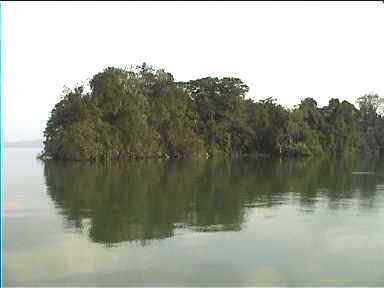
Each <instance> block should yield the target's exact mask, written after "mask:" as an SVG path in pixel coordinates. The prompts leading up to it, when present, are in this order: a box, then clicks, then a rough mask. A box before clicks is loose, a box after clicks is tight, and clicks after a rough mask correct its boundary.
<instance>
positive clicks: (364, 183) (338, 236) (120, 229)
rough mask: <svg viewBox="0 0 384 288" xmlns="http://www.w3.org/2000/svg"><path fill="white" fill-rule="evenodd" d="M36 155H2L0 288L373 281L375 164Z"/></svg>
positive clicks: (378, 207)
mask: <svg viewBox="0 0 384 288" xmlns="http://www.w3.org/2000/svg"><path fill="white" fill-rule="evenodd" d="M38 152H39V149H35V148H7V149H6V150H5V193H6V195H5V212H4V214H5V230H4V238H5V244H4V250H5V251H4V254H5V255H4V267H5V268H4V278H5V285H7V286H15V285H17V286H20V285H21V286H36V285H39V286H99V285H104V286H105V285H107V286H130V285H133V286H141V285H144V286H151V285H157V286H160V285H167V286H175V285H177V286H182V285H188V286H193V285H199V286H207V285H210V286H215V285H219V286H226V285H231V286H234V285H235V286H243V285H247V286H260V285H261V286H270V285H273V286H279V285H284V286H292V285H295V286H298V285H299V286H302V285H306V286H319V285H321V286H339V285H344V286H345V285H347V286H356V285H358V286H384V272H383V271H384V269H383V267H384V164H383V162H382V161H376V160H369V159H366V160H362V159H352V158H351V159H342V160H331V159H306V160H300V161H298V160H296V161H293V160H291V161H279V160H236V161H234V160H233V161H228V160H227V161H224V160H217V161H216V160H215V161H211V160H209V161H176V162H172V161H145V162H135V163H127V164H116V163H114V164H110V165H107V166H105V165H104V166H101V165H94V164H87V163H54V162H46V163H43V162H40V161H38V160H36V154H37V153H38ZM367 172H368V173H367Z"/></svg>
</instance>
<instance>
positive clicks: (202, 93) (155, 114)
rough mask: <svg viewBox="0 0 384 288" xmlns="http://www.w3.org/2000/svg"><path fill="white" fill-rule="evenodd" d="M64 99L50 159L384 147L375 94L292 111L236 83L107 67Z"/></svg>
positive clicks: (53, 126) (49, 142) (310, 102)
mask: <svg viewBox="0 0 384 288" xmlns="http://www.w3.org/2000/svg"><path fill="white" fill-rule="evenodd" d="M89 84H90V85H89V86H90V91H89V92H88V91H85V88H84V87H83V86H79V87H76V88H74V89H72V90H68V91H66V92H65V93H64V95H63V97H62V99H61V100H60V101H59V102H58V103H57V104H56V105H55V107H54V109H53V110H52V112H51V115H50V118H49V120H48V122H47V126H46V129H45V131H44V137H45V141H44V151H43V153H42V156H43V157H47V158H53V159H57V160H128V159H144V158H193V157H204V158H205V157H213V156H216V155H228V156H236V157H237V156H240V155H279V156H300V155H308V156H310V155H320V154H332V155H337V156H338V155H343V154H345V153H365V154H370V155H378V154H379V152H380V149H381V147H384V119H383V118H382V117H381V115H380V113H379V111H380V109H381V106H382V103H383V101H382V100H383V99H382V98H380V97H379V96H378V95H375V94H370V95H365V96H362V97H360V98H358V99H357V103H358V106H359V109H357V108H356V107H355V106H354V105H353V104H351V103H349V102H347V101H339V100H338V99H334V98H333V99H330V100H329V104H328V105H327V106H324V107H318V106H317V103H316V101H315V100H314V99H312V98H305V99H303V100H302V101H301V103H300V104H298V105H297V106H295V107H294V108H293V109H287V108H285V107H283V106H281V105H279V104H278V103H276V101H275V99H273V98H267V99H264V100H261V101H254V100H252V99H246V97H245V96H246V94H247V92H248V90H249V88H248V86H247V85H246V84H245V83H244V82H243V81H242V80H241V79H238V78H228V77H225V78H212V77H207V78H202V79H197V80H191V81H188V82H177V81H175V80H174V78H173V76H172V74H170V73H168V72H166V71H164V70H162V69H160V70H155V69H154V68H153V67H150V66H147V65H146V64H143V65H142V66H139V67H136V68H133V69H121V68H113V67H110V68H107V69H105V70H104V71H103V72H101V73H98V74H96V75H94V76H93V78H92V79H91V81H90V83H89Z"/></svg>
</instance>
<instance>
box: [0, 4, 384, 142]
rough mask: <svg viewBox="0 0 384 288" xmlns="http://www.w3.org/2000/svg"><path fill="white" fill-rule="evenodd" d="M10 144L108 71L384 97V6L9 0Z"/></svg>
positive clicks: (256, 89) (257, 91)
mask: <svg viewBox="0 0 384 288" xmlns="http://www.w3.org/2000/svg"><path fill="white" fill-rule="evenodd" d="M1 5H2V23H1V29H2V37H3V39H2V40H3V48H4V51H3V55H4V56H5V61H4V87H3V89H4V90H3V91H4V94H5V115H4V118H3V119H4V120H5V131H4V134H5V135H4V136H5V140H6V141H19V140H33V139H39V138H42V131H43V130H44V127H45V124H46V121H47V119H48V115H49V112H50V110H51V109H52V108H53V106H54V104H55V103H56V102H57V100H58V99H59V97H60V95H61V92H62V90H63V87H64V86H69V87H72V86H73V85H75V84H76V83H86V82H87V81H88V80H89V79H90V77H91V76H92V75H93V74H95V73H97V72H99V71H100V70H102V69H103V68H105V67H106V66H110V65H115V66H124V65H130V64H140V63H142V62H143V61H145V62H147V63H150V64H152V65H155V66H157V67H162V68H165V69H166V70H168V71H170V72H171V73H172V74H173V75H174V76H175V78H176V79H177V80H188V79H193V78H198V77H205V76H236V77H240V78H242V79H243V80H244V81H245V82H247V84H248V85H249V86H250V92H249V97H252V98H254V99H262V98H265V97H269V96H271V97H275V98H277V99H278V101H279V102H280V103H282V104H283V105H286V106H288V107H290V106H292V105H294V104H296V103H298V102H299V101H300V99H301V98H303V97H313V98H315V99H316V100H317V101H318V103H319V105H325V104H327V102H328V99H329V98H331V97H339V98H341V99H346V100H348V101H351V102H352V103H355V99H356V98H357V97H358V96H361V95H363V94H366V93H370V92H375V93H378V94H380V95H382V96H384V37H383V36H384V4H383V3H382V2H379V1H377V2H368V3H365V2H350V3H341V2H340V3H304V2H298V3H295V2H292V3H287V2H285V3H278V2H276V3H273V2H272V3H271V2H269V3H260V2H258V3H256V2H255V3H249V2H243V3H242V2H236V3H235V2H233V3H231V2H222V3H220V2H204V3H203V2H195V3H193V2H191V3H186V2H177V3H174V2H163V3H157V2H156V3H155V2H152V3H151V2H143V3H139V2H115V3H111V2H108V3H107V2H105V3H102V2H94V3H85V2H84V3H81V2H77V3H71V2H68V3H58V2H56V3H54V2H52V3H46V2H35V3H28V2H5V3H4V2H2V3H1Z"/></svg>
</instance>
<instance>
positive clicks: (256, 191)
mask: <svg viewBox="0 0 384 288" xmlns="http://www.w3.org/2000/svg"><path fill="white" fill-rule="evenodd" d="M378 165H379V164H378V162H376V161H360V160H356V159H342V160H338V161H336V160H331V159H318V160H314V159H306V160H286V161H280V160H276V161H272V160H255V161H244V160H243V161H240V160H239V161H226V160H222V161H213V160H212V161H179V162H135V163H128V164H113V165H109V166H102V165H97V164H90V163H54V162H46V163H45V169H44V171H45V178H46V184H47V188H48V189H47V190H48V193H49V195H50V196H51V198H52V199H53V200H54V202H55V204H56V206H57V207H58V208H60V211H61V213H62V214H63V215H64V216H65V218H66V220H67V222H68V224H69V225H73V226H75V227H77V228H82V225H83V223H84V220H88V221H89V222H90V223H89V230H88V233H89V236H90V238H91V239H92V240H93V241H95V242H102V243H106V244H112V243H117V242H122V241H141V242H142V243H143V244H145V243H146V241H148V240H151V239H162V238H166V237H171V236H172V235H173V234H174V231H175V228H180V227H182V228H188V229H192V230H196V231H223V230H240V229H241V227H242V224H243V222H244V221H245V214H246V211H247V208H248V207H253V206H264V207H272V206H274V205H279V204H284V203H285V202H286V201H287V199H288V198H292V196H294V199H298V201H299V203H300V204H301V205H302V206H305V207H310V208H311V209H316V203H317V201H318V200H319V199H323V200H324V199H326V200H327V201H328V207H329V208H332V209H337V208H342V207H345V205H348V201H345V200H348V199H355V198H356V199H359V203H362V207H363V208H371V207H372V206H374V201H373V199H374V196H375V193H376V185H377V181H379V180H380V175H375V174H372V175H353V174H352V172H353V171H380V168H383V167H380V166H378Z"/></svg>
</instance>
